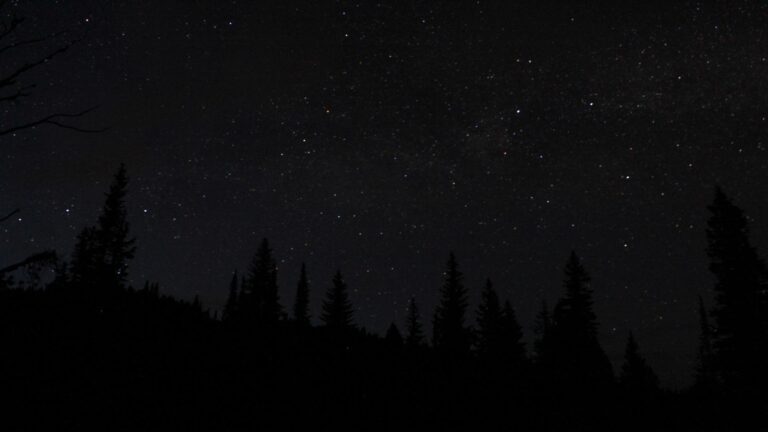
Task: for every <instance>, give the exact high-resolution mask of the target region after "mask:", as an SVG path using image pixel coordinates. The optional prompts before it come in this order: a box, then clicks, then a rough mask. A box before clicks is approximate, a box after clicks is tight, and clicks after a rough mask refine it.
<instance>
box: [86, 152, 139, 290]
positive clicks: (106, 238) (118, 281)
mask: <svg viewBox="0 0 768 432" xmlns="http://www.w3.org/2000/svg"><path fill="white" fill-rule="evenodd" d="M127 192H128V174H127V172H126V169H125V165H124V164H120V168H119V169H118V170H117V173H116V174H115V177H114V179H113V180H112V184H111V185H110V187H109V192H107V195H106V200H105V202H104V207H103V208H102V211H101V215H100V216H99V221H98V225H97V229H96V231H95V237H96V238H95V240H96V248H97V249H96V250H97V265H98V267H99V269H98V270H99V271H98V273H99V283H100V284H105V285H106V286H107V287H112V288H125V282H126V280H127V278H128V262H129V261H130V260H131V259H133V257H134V254H135V252H136V247H135V245H134V244H135V239H134V238H132V237H130V224H129V223H128V221H127V218H126V216H127V210H126V207H125V196H126V193H127Z"/></svg>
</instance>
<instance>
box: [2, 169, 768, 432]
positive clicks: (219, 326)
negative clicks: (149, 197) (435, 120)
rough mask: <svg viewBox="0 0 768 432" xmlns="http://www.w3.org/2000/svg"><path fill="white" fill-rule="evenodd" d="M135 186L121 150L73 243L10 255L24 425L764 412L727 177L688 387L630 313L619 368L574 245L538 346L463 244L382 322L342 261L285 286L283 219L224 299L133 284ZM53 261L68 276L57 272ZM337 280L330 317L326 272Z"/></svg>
mask: <svg viewBox="0 0 768 432" xmlns="http://www.w3.org/2000/svg"><path fill="white" fill-rule="evenodd" d="M127 192H128V175H127V172H126V168H125V167H124V166H122V165H121V166H120V168H119V170H118V171H117V173H116V174H115V176H114V179H113V180H112V184H111V186H110V188H109V190H108V192H107V194H106V198H105V201H104V205H103V208H102V210H101V214H100V215H99V216H98V219H96V224H95V225H94V226H89V227H85V228H83V229H82V231H81V232H80V234H79V235H78V236H77V241H76V244H75V245H74V248H73V251H72V252H71V254H68V256H62V255H57V254H56V253H54V252H50V251H48V252H42V253H38V254H35V255H33V256H31V257H29V258H27V259H25V260H22V261H20V262H19V263H16V264H11V265H8V266H5V267H4V268H3V269H0V338H1V339H0V348H1V349H2V356H0V367H2V370H3V373H2V374H0V377H1V378H0V380H1V381H0V392H2V393H3V400H5V401H6V403H5V408H6V410H5V412H6V414H5V415H4V416H3V420H2V423H3V424H4V425H5V426H7V429H6V430H27V429H42V428H50V429H75V428H77V429H82V428H90V427H100V428H101V429H105V430H138V429H160V428H173V429H182V428H184V429H191V430H202V429H214V430H245V429H256V428H265V429H268V430H271V429H277V428H288V429H296V428H299V427H312V428H315V429H321V430H322V429H344V430H346V429H355V430H393V429H412V428H416V427H429V428H438V427H445V428H448V427H450V428H456V427H459V428H471V429H498V428H500V427H505V428H509V429H512V430H532V431H536V430H542V431H543V430H584V431H591V430H740V429H744V428H746V427H747V425H750V424H751V422H753V421H758V420H759V421H763V419H762V418H761V414H762V413H763V412H764V410H765V408H766V390H765V389H766V384H768V382H767V381H768V374H767V373H766V371H765V365H766V364H767V363H766V360H768V314H766V308H768V291H767V290H766V286H767V285H766V283H767V282H768V278H767V276H768V273H766V267H765V264H764V262H763V260H762V259H761V258H760V257H759V256H758V254H757V252H756V250H755V248H754V247H753V246H752V245H751V244H750V241H749V231H748V226H747V218H746V217H745V216H744V213H743V212H742V210H741V209H739V208H738V207H737V206H736V205H734V204H733V202H732V201H731V199H730V198H728V196H726V194H725V193H724V192H723V191H722V190H720V189H719V188H716V190H715V194H714V200H713V202H712V204H711V205H710V206H709V207H708V210H709V213H710V218H709V221H708V228H707V231H706V236H707V240H708V248H707V253H708V255H709V258H710V261H711V264H710V271H711V272H712V274H713V275H714V276H715V280H716V284H715V286H714V290H715V293H716V297H715V304H714V305H712V306H711V307H707V305H705V304H704V302H703V301H702V300H701V299H699V305H700V307H699V314H700V320H701V333H700V336H699V338H700V340H699V351H698V362H697V366H696V370H695V371H691V372H692V374H695V377H696V380H695V384H693V385H692V386H691V387H690V388H688V389H684V390H682V391H670V390H666V389H663V388H660V386H659V383H658V379H657V378H656V374H655V373H654V372H653V370H652V368H651V365H649V364H648V362H647V361H646V360H645V358H644V357H643V354H642V350H643V347H641V346H639V345H638V342H637V340H636V339H635V338H634V336H633V335H632V333H629V334H628V335H627V343H626V352H625V357H624V362H623V364H622V366H621V369H620V370H619V371H616V372H614V371H613V369H612V366H611V363H610V362H609V360H608V357H607V356H606V354H605V352H604V351H603V349H602V347H601V345H600V341H599V339H598V325H599V324H598V317H597V316H596V315H595V313H594V311H593V299H592V296H593V293H592V290H591V288H590V276H589V274H588V271H587V269H585V267H584V266H583V265H582V263H581V261H580V259H579V257H578V255H577V254H576V253H575V252H571V254H570V256H569V257H568V259H567V261H566V263H565V266H564V274H563V293H562V297H561V299H560V300H559V301H558V302H557V303H556V304H555V305H554V307H553V308H552V309H551V310H550V309H549V308H548V307H547V305H546V304H542V308H541V311H540V313H539V314H538V316H537V318H536V322H535V323H532V324H533V327H534V329H535V334H536V337H535V341H534V343H533V344H532V345H531V346H530V347H527V346H526V345H525V344H524V342H523V331H522V327H521V323H519V322H518V320H517V318H516V315H515V305H513V304H511V303H510V302H509V301H508V300H507V299H503V298H500V297H499V294H498V292H497V291H496V290H495V289H494V286H493V283H492V281H490V280H488V281H487V282H486V283H485V285H484V287H483V288H482V290H481V292H480V304H479V307H478V308H477V310H476V313H474V314H473V315H476V317H477V321H476V322H475V323H471V322H470V321H469V319H468V316H469V315H470V314H471V313H470V311H469V299H470V296H471V295H473V294H471V293H470V292H469V290H468V289H467V288H466V286H465V284H464V281H463V277H462V272H461V269H460V266H459V262H458V259H457V257H456V256H455V255H454V254H453V253H449V254H448V259H447V262H446V266H445V269H439V268H438V269H424V270H425V271H434V272H440V271H443V275H444V277H443V285H442V287H435V292H436V294H439V296H440V301H439V304H438V306H437V308H436V309H435V311H434V313H433V314H432V315H431V316H430V315H427V314H424V315H422V313H423V312H424V311H422V310H421V309H420V308H419V307H418V305H417V304H416V301H415V299H413V298H412V299H411V301H410V303H409V305H408V310H407V316H406V319H405V320H404V322H398V323H392V324H391V325H390V327H389V329H388V331H387V332H386V335H384V337H382V336H379V335H376V334H372V333H370V332H368V331H366V330H365V329H364V328H362V327H361V326H359V325H358V323H357V322H356V320H355V316H354V311H355V309H354V307H353V304H352V303H351V301H350V298H349V287H348V286H347V284H346V282H345V280H344V276H343V273H342V271H341V270H340V269H335V271H334V269H329V272H328V274H329V275H330V274H333V277H332V279H331V280H330V281H329V282H330V283H329V284H325V283H323V284H319V285H320V286H313V285H310V283H309V280H310V279H309V277H308V275H307V271H306V267H305V266H304V265H302V266H301V269H300V270H299V271H298V275H297V276H296V280H297V282H296V285H295V286H296V296H295V303H294V304H293V305H291V306H290V307H288V306H287V305H284V304H283V303H282V302H281V299H280V298H279V296H278V291H279V290H278V284H277V280H278V279H277V272H278V268H277V264H276V259H275V257H274V256H273V251H272V247H271V245H270V244H269V242H268V240H267V239H264V240H263V241H262V242H261V244H260V245H259V246H258V247H257V248H256V250H255V253H254V256H253V260H252V261H251V263H250V265H249V266H248V268H247V270H246V271H245V272H244V273H242V274H240V273H237V272H236V273H235V274H234V275H232V277H231V280H230V281H229V284H228V286H227V279H229V278H228V277H222V291H223V292H222V294H224V292H226V291H227V289H228V296H227V301H226V304H225V306H224V308H223V309H222V310H221V311H220V313H219V311H216V312H212V311H210V310H209V309H207V308H206V307H205V306H204V305H202V304H201V302H200V301H199V300H198V299H197V298H195V299H194V301H192V302H189V301H184V300H180V299H176V298H172V297H169V296H166V295H162V294H161V289H160V287H159V286H158V285H157V284H155V283H150V282H147V283H145V284H144V286H143V287H141V288H137V287H134V286H132V285H131V284H130V283H129V280H130V278H129V271H130V262H131V259H132V258H133V257H134V254H135V251H136V247H137V245H136V243H135V240H134V238H133V237H132V235H131V230H130V224H129V221H128V220H127V219H126V213H127V211H126V206H127V201H126V199H127ZM49 268H52V269H54V270H55V278H53V280H51V281H49V282H48V281H43V279H44V278H41V277H39V275H40V274H41V272H42V271H43V270H45V269H49ZM25 272H26V273H25ZM17 274H18V275H22V276H23V275H24V274H26V275H27V276H25V277H22V278H18V277H14V276H16V275H17ZM29 275H32V277H29ZM319 279H322V278H319ZM326 285H328V289H327V292H326V294H325V299H324V301H323V303H322V313H321V315H320V316H319V319H320V323H321V324H320V325H313V324H312V317H311V316H310V309H311V308H310V302H309V298H310V292H311V290H314V289H323V287H324V286H326ZM289 311H290V312H289ZM428 319H431V320H432V329H433V333H432V335H431V337H430V338H428V337H427V336H426V335H425V331H424V324H425V322H426V320H428ZM400 328H402V329H403V332H402V333H401V330H400ZM4 429H5V428H4Z"/></svg>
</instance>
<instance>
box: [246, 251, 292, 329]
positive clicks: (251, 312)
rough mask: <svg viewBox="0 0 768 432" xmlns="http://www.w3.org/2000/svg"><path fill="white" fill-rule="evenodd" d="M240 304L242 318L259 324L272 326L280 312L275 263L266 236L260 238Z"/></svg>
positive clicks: (278, 317)
mask: <svg viewBox="0 0 768 432" xmlns="http://www.w3.org/2000/svg"><path fill="white" fill-rule="evenodd" d="M241 306H242V313H243V315H244V317H243V318H244V319H246V320H248V321H255V322H256V323H258V325H260V326H266V327H271V326H273V325H274V324H275V323H276V322H277V321H278V320H279V319H280V316H281V314H282V310H283V309H282V306H281V305H280V302H279V297H278V290H277V264H276V263H275V259H274V258H273V257H272V249H271V248H270V246H269V241H268V240H267V239H266V238H265V239H262V241H261V244H260V245H259V248H258V250H257V251H256V254H255V255H254V257H253V260H252V262H251V266H250V269H249V272H248V278H247V279H246V281H245V285H244V286H243V296H242V302H241Z"/></svg>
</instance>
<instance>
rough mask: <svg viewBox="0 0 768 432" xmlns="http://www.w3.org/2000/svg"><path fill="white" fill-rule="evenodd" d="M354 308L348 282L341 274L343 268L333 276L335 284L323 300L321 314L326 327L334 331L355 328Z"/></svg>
mask: <svg viewBox="0 0 768 432" xmlns="http://www.w3.org/2000/svg"><path fill="white" fill-rule="evenodd" d="M352 316H353V309H352V303H351V302H350V301H349V294H348V293H347V284H346V283H344V279H343V278H342V276H341V270H337V271H336V275H334V277H333V286H332V287H331V288H330V289H329V290H328V292H327V294H326V297H325V301H323V313H322V315H321V316H320V318H321V319H322V321H323V323H325V325H326V327H328V328H329V329H331V330H334V331H347V330H350V329H352V328H353V325H352Z"/></svg>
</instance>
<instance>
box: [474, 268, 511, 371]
mask: <svg viewBox="0 0 768 432" xmlns="http://www.w3.org/2000/svg"><path fill="white" fill-rule="evenodd" d="M480 296H481V300H480V306H478V308H477V325H478V341H477V350H478V352H479V354H480V355H481V356H485V357H497V356H498V355H499V354H500V353H501V349H502V345H503V343H504V342H505V341H502V334H501V332H502V328H501V327H502V312H501V305H500V304H499V296H498V295H497V294H496V291H495V290H494V289H493V284H492V283H491V280H490V279H487V280H486V281H485V286H484V287H483V291H482V293H481V294H480Z"/></svg>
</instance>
